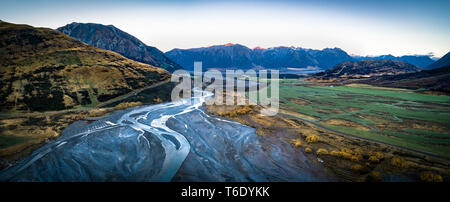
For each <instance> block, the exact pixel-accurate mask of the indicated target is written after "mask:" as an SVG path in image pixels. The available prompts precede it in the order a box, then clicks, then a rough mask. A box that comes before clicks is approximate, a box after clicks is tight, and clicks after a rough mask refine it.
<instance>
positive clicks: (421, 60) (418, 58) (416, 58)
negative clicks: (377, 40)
mask: <svg viewBox="0 0 450 202" xmlns="http://www.w3.org/2000/svg"><path fill="white" fill-rule="evenodd" d="M353 58H354V59H355V60H358V61H361V60H367V59H387V60H397V61H403V62H407V63H410V64H412V65H415V66H418V67H421V68H424V69H431V68H429V65H430V64H432V63H433V62H435V61H434V60H433V59H431V58H430V56H428V55H404V56H398V57H396V56H393V55H380V56H353Z"/></svg>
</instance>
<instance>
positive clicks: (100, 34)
mask: <svg viewBox="0 0 450 202" xmlns="http://www.w3.org/2000/svg"><path fill="white" fill-rule="evenodd" d="M58 30H59V31H61V32H62V33H64V34H67V35H69V36H71V37H74V38H76V39H78V40H80V41H82V42H84V43H87V44H90V45H93V46H95V47H97V48H101V49H106V50H111V51H114V52H117V53H119V54H121V55H123V56H125V57H127V58H129V59H132V60H135V61H138V62H142V63H145V64H149V65H152V66H155V67H161V68H164V69H166V70H167V71H170V72H173V71H174V70H176V69H181V67H180V66H179V65H178V64H176V63H175V62H173V61H172V60H171V59H169V58H168V57H167V56H166V55H165V54H164V53H163V52H161V51H160V50H158V49H157V48H155V47H152V46H147V45H146V44H144V43H143V42H142V41H140V40H139V39H137V38H136V37H134V36H132V35H130V34H128V33H126V32H124V31H122V30H120V29H118V28H116V27H115V26H113V25H102V24H94V23H75V22H74V23H71V24H68V25H65V26H63V27H60V28H58Z"/></svg>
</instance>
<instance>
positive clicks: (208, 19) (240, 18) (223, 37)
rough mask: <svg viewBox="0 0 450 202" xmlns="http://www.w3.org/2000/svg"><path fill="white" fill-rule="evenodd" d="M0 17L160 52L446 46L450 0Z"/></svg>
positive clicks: (206, 5) (37, 6)
mask: <svg viewBox="0 0 450 202" xmlns="http://www.w3.org/2000/svg"><path fill="white" fill-rule="evenodd" d="M0 4H2V6H1V7H0V20H3V21H7V22H12V23H19V24H29V25H32V26H37V27H49V28H53V29H56V28H58V27H61V26H64V25H66V24H69V23H71V22H83V23H88V22H91V23H100V24H106V25H110V24H112V25H114V26H116V27H118V28H119V29H121V30H123V31H125V32H128V33H129V34H131V35H133V36H135V37H137V38H138V39H140V40H141V41H143V42H144V43H146V44H147V45H150V46H155V47H157V48H159V49H160V50H162V51H164V52H166V51H169V50H171V49H173V48H181V49H186V48H196V47H205V46H210V45H218V44H225V43H239V44H242V45H245V46H248V47H249V48H254V47H257V46H260V47H262V48H268V47H277V46H295V47H303V48H312V49H323V48H327V47H328V48H333V47H339V48H342V49H343V50H344V51H346V52H347V53H349V54H354V55H384V54H392V55H395V56H399V55H411V54H419V55H427V54H434V55H435V56H437V57H441V56H443V55H444V54H446V53H447V52H448V51H450V37H449V36H450V23H449V21H448V19H450V12H448V10H450V1H446V0H443V1H441V0H439V1H438V0H435V1H414V0H410V1H406V0H397V1H385V0H379V1H356V0H340V1H337V0H317V1H306V0H300V1H294V0H280V1H271V0H262V1H256V0H250V1H244V2H242V1H235V0H231V1H219V0H212V1H204V0H186V1H183V0H169V1H162V0H156V1H143V0H131V1H118V0H113V1H106V0H97V1H92V0H91V1H87V0H81V1H56V0H47V1H31V0H22V1H20V0H16V1H12V0H3V1H2V2H1V3H0Z"/></svg>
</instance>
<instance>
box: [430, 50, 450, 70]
mask: <svg viewBox="0 0 450 202" xmlns="http://www.w3.org/2000/svg"><path fill="white" fill-rule="evenodd" d="M448 66H450V52H448V53H447V54H445V55H444V56H442V58H440V59H439V60H438V61H436V62H434V63H433V64H431V65H430V66H428V67H427V69H434V68H440V67H448Z"/></svg>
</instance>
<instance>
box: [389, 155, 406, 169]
mask: <svg viewBox="0 0 450 202" xmlns="http://www.w3.org/2000/svg"><path fill="white" fill-rule="evenodd" d="M392 165H393V166H395V167H397V168H400V169H403V168H408V163H406V161H405V159H403V158H402V157H397V156H396V157H394V158H392Z"/></svg>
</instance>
